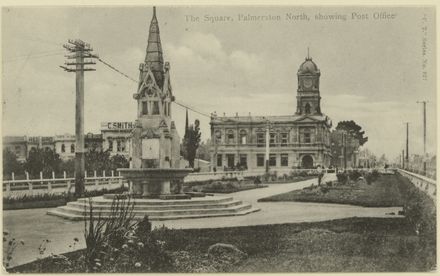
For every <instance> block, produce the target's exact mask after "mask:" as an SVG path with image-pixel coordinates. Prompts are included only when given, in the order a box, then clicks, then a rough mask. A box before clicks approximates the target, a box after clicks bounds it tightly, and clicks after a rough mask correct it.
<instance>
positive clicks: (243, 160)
mask: <svg viewBox="0 0 440 276" xmlns="http://www.w3.org/2000/svg"><path fill="white" fill-rule="evenodd" d="M240 167H242V168H243V169H247V155H246V154H240Z"/></svg>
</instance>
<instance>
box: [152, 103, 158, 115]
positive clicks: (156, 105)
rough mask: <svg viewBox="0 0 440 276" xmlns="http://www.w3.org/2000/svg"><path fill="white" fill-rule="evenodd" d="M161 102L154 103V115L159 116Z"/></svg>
mask: <svg viewBox="0 0 440 276" xmlns="http://www.w3.org/2000/svg"><path fill="white" fill-rule="evenodd" d="M159 114H160V112H159V101H154V102H153V113H152V115H159Z"/></svg>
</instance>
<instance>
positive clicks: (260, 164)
mask: <svg viewBox="0 0 440 276" xmlns="http://www.w3.org/2000/svg"><path fill="white" fill-rule="evenodd" d="M257 167H264V154H257Z"/></svg>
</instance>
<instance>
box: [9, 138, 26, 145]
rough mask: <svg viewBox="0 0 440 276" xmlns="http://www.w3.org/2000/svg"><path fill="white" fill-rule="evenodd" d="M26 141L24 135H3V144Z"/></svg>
mask: <svg viewBox="0 0 440 276" xmlns="http://www.w3.org/2000/svg"><path fill="white" fill-rule="evenodd" d="M24 142H26V136H4V137H3V144H6V143H24Z"/></svg>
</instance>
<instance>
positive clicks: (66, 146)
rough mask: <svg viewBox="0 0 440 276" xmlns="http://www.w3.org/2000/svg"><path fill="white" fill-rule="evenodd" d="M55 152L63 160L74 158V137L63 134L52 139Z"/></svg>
mask: <svg viewBox="0 0 440 276" xmlns="http://www.w3.org/2000/svg"><path fill="white" fill-rule="evenodd" d="M54 143H55V152H56V153H58V154H59V156H60V158H61V159H63V160H67V159H72V158H75V135H71V134H64V135H56V136H55V137H54Z"/></svg>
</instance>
